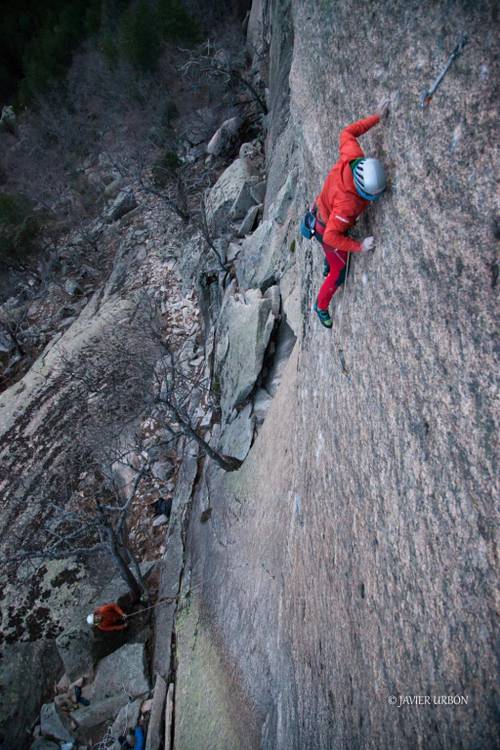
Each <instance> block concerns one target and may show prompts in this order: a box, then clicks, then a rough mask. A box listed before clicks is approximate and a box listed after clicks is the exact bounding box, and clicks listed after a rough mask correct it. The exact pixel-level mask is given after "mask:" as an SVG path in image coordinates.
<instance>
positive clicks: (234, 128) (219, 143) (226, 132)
mask: <svg viewBox="0 0 500 750" xmlns="http://www.w3.org/2000/svg"><path fill="white" fill-rule="evenodd" d="M241 125H242V119H241V117H231V118H230V119H229V120H225V122H223V123H222V125H221V126H220V128H219V129H218V130H216V131H215V133H214V134H213V136H212V138H211V139H210V142H209V144H208V146H207V154H211V155H212V156H220V155H221V154H223V153H225V152H227V151H228V150H229V149H230V148H231V147H232V146H233V145H234V144H235V142H236V140H237V138H238V133H239V130H240V128H241Z"/></svg>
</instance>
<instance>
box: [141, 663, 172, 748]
mask: <svg viewBox="0 0 500 750" xmlns="http://www.w3.org/2000/svg"><path fill="white" fill-rule="evenodd" d="M166 697H167V683H166V682H165V680H164V679H163V677H160V675H158V676H157V677H156V682H155V689H154V693H153V705H152V706H151V716H150V717H149V724H148V734H147V737H146V750H160V745H161V738H162V735H163V726H162V724H163V722H162V719H163V714H164V711H165V699H166Z"/></svg>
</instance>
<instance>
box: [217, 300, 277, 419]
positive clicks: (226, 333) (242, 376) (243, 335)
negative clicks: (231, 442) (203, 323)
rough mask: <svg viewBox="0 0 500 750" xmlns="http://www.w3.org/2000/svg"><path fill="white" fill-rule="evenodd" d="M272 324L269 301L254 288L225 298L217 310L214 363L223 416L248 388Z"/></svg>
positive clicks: (258, 365) (258, 370) (229, 411)
mask: <svg viewBox="0 0 500 750" xmlns="http://www.w3.org/2000/svg"><path fill="white" fill-rule="evenodd" d="M273 326H274V315H273V313H272V305H271V302H270V300H268V299H264V298H263V297H262V294H261V293H260V291H259V290H258V289H252V290H249V291H248V292H247V293H246V294H245V296H244V297H242V296H240V295H238V297H237V296H234V297H229V298H228V299H227V300H226V302H225V304H224V308H223V310H222V311H221V321H220V327H219V340H218V344H217V349H216V365H215V366H216V372H217V374H218V377H219V381H220V389H221V404H222V409H223V413H224V415H225V416H227V415H229V414H230V413H231V411H232V410H233V408H234V407H235V406H237V405H238V404H241V403H243V401H245V399H246V398H247V397H248V396H249V394H250V392H251V391H252V388H253V387H254V385H255V381H256V380H257V378H258V376H259V374H260V371H261V369H262V362H263V359H264V352H265V350H266V347H267V344H268V342H269V339H270V337H271V332H272V329H273Z"/></svg>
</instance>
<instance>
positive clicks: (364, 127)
mask: <svg viewBox="0 0 500 750" xmlns="http://www.w3.org/2000/svg"><path fill="white" fill-rule="evenodd" d="M379 121H380V117H379V115H370V117H365V118H364V119H363V120H358V121H357V122H353V123H352V124H351V125H348V126H347V127H346V128H344V130H343V131H342V132H341V134H340V158H339V160H338V162H337V163H336V164H335V165H334V166H333V167H332V169H331V170H330V172H329V174H328V177H327V178H326V180H325V184H324V185H323V189H322V190H321V193H320V194H319V195H318V197H317V198H316V206H317V207H318V209H319V218H320V220H321V221H322V222H323V223H324V224H326V228H325V231H324V233H323V238H322V241H323V246H324V247H325V248H326V249H327V250H328V249H330V250H344V251H346V252H351V253H355V252H359V251H360V250H361V242H356V240H353V239H351V238H350V237H347V236H346V234H345V233H346V232H347V230H348V229H350V228H351V227H352V226H353V225H354V223H355V221H356V219H357V218H358V216H359V215H360V214H361V213H362V212H363V211H364V210H365V208H366V207H367V206H368V205H369V204H370V201H367V200H365V199H364V198H362V197H361V196H360V195H358V193H357V192H356V188H355V186H354V178H353V176H352V170H351V165H350V162H351V161H353V159H359V158H361V157H363V156H364V155H365V154H364V152H363V149H362V148H361V146H360V145H359V143H358V141H357V138H358V137H359V136H360V135H363V134H364V133H366V132H367V131H368V130H370V128H373V126H374V125H376V124H377V123H378V122H379Z"/></svg>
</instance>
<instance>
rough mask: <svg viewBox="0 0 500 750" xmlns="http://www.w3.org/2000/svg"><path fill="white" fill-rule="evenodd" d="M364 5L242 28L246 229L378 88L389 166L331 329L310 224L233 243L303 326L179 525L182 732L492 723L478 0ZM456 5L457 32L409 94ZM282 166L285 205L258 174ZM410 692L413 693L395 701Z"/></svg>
mask: <svg viewBox="0 0 500 750" xmlns="http://www.w3.org/2000/svg"><path fill="white" fill-rule="evenodd" d="M359 11H360V9H359V8H356V7H355V6H354V4H353V3H352V2H350V1H348V0H340V2H338V3H329V2H319V1H318V2H313V3H302V2H299V0H295V1H294V2H292V3H287V2H280V3H278V2H265V0H262V1H261V2H258V3H254V7H253V9H252V14H251V24H250V27H249V28H250V29H251V33H252V41H253V46H254V47H256V48H264V47H265V46H266V44H267V43H269V44H270V58H269V82H268V83H269V97H268V103H269V107H270V111H271V115H270V118H269V122H268V140H267V148H266V152H267V158H268V175H267V177H268V181H267V185H268V189H267V195H266V200H265V215H264V223H263V225H262V226H261V227H260V228H259V230H257V231H258V232H264V231H266V232H268V233H269V234H268V236H267V237H266V243H262V246H263V247H268V246H269V243H272V242H276V241H277V240H276V238H277V237H278V236H279V233H280V232H284V231H286V223H287V221H289V220H290V216H291V214H293V213H295V220H294V221H295V224H294V226H295V229H294V236H295V238H297V236H298V222H299V217H300V213H301V212H302V211H303V207H304V204H305V202H306V200H307V201H309V202H312V200H313V199H314V197H315V195H317V193H318V191H319V189H320V188H321V185H322V182H323V180H324V178H325V176H326V174H327V173H328V170H329V169H330V168H331V166H332V164H333V163H334V161H335V160H336V158H337V153H338V135H339V133H340V131H341V129H342V127H344V126H345V125H346V124H348V123H349V122H352V121H354V120H356V119H358V118H360V117H363V116H366V115H368V114H370V113H371V112H373V111H374V108H375V105H376V102H377V100H378V99H379V98H381V97H383V96H384V95H388V96H391V100H392V110H391V115H390V117H389V119H388V120H387V122H386V123H385V124H384V125H381V126H378V127H377V128H375V129H374V130H373V131H371V132H370V133H369V134H367V135H366V136H365V137H364V138H363V139H362V141H361V143H362V146H363V148H364V149H365V150H366V152H367V153H369V154H373V155H375V156H378V157H380V158H381V159H383V160H384V163H385V164H386V167H387V171H388V174H389V176H390V183H391V184H390V189H389V190H388V192H387V195H386V196H384V198H383V200H381V201H380V202H379V203H378V204H377V205H374V206H371V207H370V208H369V210H368V211H367V212H366V214H365V215H364V216H363V218H362V219H361V220H360V221H359V222H358V225H359V226H358V227H357V228H356V229H355V230H354V232H353V235H354V236H358V237H363V236H366V235H367V234H373V235H374V236H375V237H376V240H377V249H376V252H375V253H374V254H373V255H366V256H359V257H354V258H353V259H352V268H351V275H350V277H349V279H348V282H347V286H346V287H345V288H344V291H343V292H339V293H338V294H337V296H336V297H335V298H334V302H333V304H332V314H333V317H334V329H333V332H332V333H330V332H328V331H326V330H325V329H324V328H322V327H321V325H320V324H319V322H318V321H317V320H316V319H315V318H314V317H312V316H311V315H310V312H309V311H310V307H311V304H312V303H313V301H314V298H315V295H316V294H317V291H318V289H319V286H320V284H321V281H322V276H321V266H322V253H321V248H320V246H319V244H318V243H316V242H314V241H311V242H309V243H308V242H306V241H305V240H304V241H302V240H297V242H296V245H295V252H294V253H290V247H289V244H288V240H287V242H283V241H282V242H280V243H278V246H277V249H276V252H275V253H273V257H272V259H271V260H269V257H268V256H267V257H264V256H262V257H261V261H262V263H265V264H267V265H266V270H265V274H262V273H261V266H260V263H259V260H258V253H255V254H254V255H253V257H252V262H251V263H248V264H247V265H246V267H242V265H241V261H243V262H244V258H245V254H246V247H245V244H246V243H247V242H248V240H246V241H245V242H244V243H243V245H242V249H241V252H240V254H239V256H238V262H240V267H239V268H238V269H237V271H238V280H239V281H240V284H242V286H247V285H248V282H249V283H251V284H252V285H254V286H258V285H259V284H256V283H255V278H257V277H259V275H260V278H262V277H263V276H265V277H268V276H269V275H270V274H271V273H273V274H274V276H275V278H276V279H277V280H278V279H281V278H283V279H284V281H286V283H285V284H284V287H286V290H285V288H283V289H282V297H283V309H284V311H285V315H286V313H287V310H290V311H291V313H292V316H293V324H292V328H293V330H294V333H295V334H296V335H297V337H298V339H297V343H296V344H295V348H294V350H293V353H292V356H291V358H290V360H289V361H288V363H287V364H286V366H285V368H284V370H283V372H282V374H281V383H280V385H279V387H278V389H277V392H276V395H275V397H274V399H273V401H272V403H271V405H270V407H269V411H268V412H267V415H266V418H265V422H264V424H263V425H262V426H261V428H260V431H259V434H258V437H257V439H256V440H255V442H254V445H253V447H252V451H251V452H250V453H249V455H248V457H247V458H246V460H245V462H244V464H243V467H242V468H241V469H240V470H239V471H238V472H233V473H231V474H230V475H226V476H225V477H224V476H221V475H220V473H213V474H211V475H210V476H208V477H207V481H206V486H207V490H206V493H205V496H204V497H201V498H199V500H198V502H199V503H200V506H199V508H197V507H195V508H194V512H193V516H197V511H198V510H201V509H202V508H203V507H206V505H207V504H208V502H207V496H208V497H209V498H210V505H211V507H212V514H211V518H210V521H209V522H208V523H206V524H193V525H192V526H191V529H190V540H189V555H190V558H189V560H188V563H189V565H190V567H191V569H192V570H193V571H194V572H198V571H203V574H202V575H200V576H199V580H200V581H201V583H199V584H198V587H197V589H196V592H195V594H194V596H193V597H191V600H190V604H189V608H188V609H187V610H186V611H185V613H184V619H183V620H181V622H180V623H179V628H178V644H179V657H180V662H179V667H178V671H177V675H178V685H177V689H176V717H177V721H178V722H179V724H178V726H177V728H176V743H177V741H178V742H179V747H180V748H191V747H197V746H199V745H197V744H196V742H199V741H200V740H199V738H203V740H206V741H209V742H210V743H212V745H209V746H214V747H215V746H217V747H246V746H247V744H248V738H254V745H252V746H258V747H261V748H263V749H266V750H271V748H272V750H285V748H286V750H290V749H292V748H293V749H295V750H299V749H300V750H317V749H318V748H330V747H336V748H346V749H347V748H377V749H379V748H394V747H398V748H404V749H405V750H406V749H407V750H411V749H412V748H415V747H429V748H450V747H491V746H494V745H495V742H496V726H495V713H494V706H493V702H492V696H493V694H494V690H495V682H496V674H495V667H494V664H495V657H494V653H495V652H494V643H495V620H494V614H493V612H494V588H495V575H494V570H495V542H494V531H493V529H494V527H495V516H494V510H493V503H492V496H493V494H494V488H495V486H496V483H495V467H494V458H495V457H494V448H493V446H494V435H495V432H496V429H497V420H496V415H495V410H494V393H495V377H496V376H495V373H496V372H497V371H498V363H497V361H496V359H495V355H494V347H493V335H494V331H495V329H496V328H497V319H496V317H495V313H496V310H495V304H496V295H497V290H496V288H495V287H496V279H497V266H496V260H495V232H494V227H495V226H497V223H496V220H495V216H496V208H495V203H494V192H495V190H494V184H493V174H492V171H491V170H490V169H489V168H488V165H491V163H492V161H493V155H492V142H493V141H494V139H495V125H494V123H495V120H496V117H497V113H496V102H495V93H494V81H495V79H496V78H497V76H498V70H497V67H498V63H497V60H498V38H497V35H496V32H495V30H494V27H495V17H496V16H495V9H494V5H493V3H492V2H485V3H482V4H481V5H476V4H474V5H471V4H467V3H460V4H458V5H455V6H454V9H453V13H450V8H449V5H448V4H447V3H444V2H437V3H425V4H423V5H420V6H418V7H417V6H412V7H410V6H408V4H407V3H404V2H402V1H401V2H395V3H392V4H390V6H389V5H388V4H387V3H383V2H374V3H371V4H370V8H369V10H368V9H365V8H363V11H362V12H359ZM403 29H404V30H405V32H404V33H402V30H403ZM463 29H466V30H467V31H468V33H469V36H470V38H471V39H473V40H474V43H473V44H472V43H471V44H470V45H469V46H468V47H466V49H465V51H464V53H463V55H462V56H461V57H460V58H459V59H458V60H456V61H455V63H454V64H453V66H452V67H451V68H450V71H449V72H448V75H447V76H446V78H445V79H444V81H443V83H442V85H441V87H440V88H439V89H438V92H437V93H436V95H435V97H434V99H433V101H432V103H431V105H430V107H429V108H428V109H427V110H422V109H420V106H419V98H420V94H421V92H422V90H423V89H424V88H426V87H428V86H429V84H430V83H431V82H432V80H433V79H434V78H435V76H436V74H437V72H438V71H439V69H440V68H441V67H442V65H443V64H444V62H445V61H446V58H447V55H448V54H449V52H450V51H451V50H452V49H453V47H454V45H455V43H456V40H457V37H458V34H459V33H460V32H461V31H462V30H463ZM271 30H272V31H271ZM256 37H257V38H256ZM347 47H348V50H349V54H348V55H347V54H346V49H347ZM290 61H291V66H290V65H289V63H290ZM288 82H289V86H290V88H289V90H288V86H287V83H288ZM294 170H297V180H296V185H295V186H294V187H292V188H291V191H287V192H288V195H287V198H286V202H283V204H282V205H283V208H284V209H285V208H286V210H285V212H284V215H285V223H284V224H283V225H280V224H278V222H276V221H274V220H273V218H272V213H273V211H274V210H275V206H276V196H277V193H278V191H279V190H280V188H282V186H283V185H285V183H286V181H287V178H288V176H289V175H290V174H292V172H294ZM272 203H274V204H275V206H274V207H273V208H272V209H271V204H272ZM282 217H283V213H281V214H280V218H282ZM266 221H267V222H269V223H268V224H267V225H266ZM289 236H291V235H289ZM253 237H255V234H254V235H253ZM240 259H241V261H240ZM242 268H243V275H242V273H241V269H242ZM246 269H248V271H247V270H246ZM254 269H255V270H254ZM251 274H252V275H251ZM292 295H293V299H292ZM342 307H343V324H342V330H341V332H340V335H339V328H340V317H341V316H340V311H341V309H342ZM339 347H341V348H342V349H343V352H344V358H345V363H346V366H347V368H348V377H347V375H346V374H343V373H342V371H341V368H340V364H339V356H338V350H339ZM197 581H198V579H197ZM207 665H210V674H211V675H212V680H211V682H210V686H209V689H208V687H207V684H206V672H207ZM235 682H236V687H235V684H234V683H235ZM408 695H410V696H415V695H421V696H429V700H430V702H431V703H430V705H427V706H426V705H423V706H420V707H418V710H417V708H416V707H415V706H412V705H402V706H401V707H399V703H400V698H399V696H403V697H404V696H408ZM242 696H243V697H242ZM391 696H395V697H396V705H393V704H392V703H391ZM442 696H453V697H454V698H452V705H449V704H448V705H447V703H446V699H443V698H442ZM242 704H243V705H244V707H245V710H243V709H242ZM210 716H212V717H213V716H216V717H217V721H216V722H215V724H214V726H212V727H211V728H210V729H207V727H208V726H209V725H208V723H207V722H208V721H209V718H208V717H210ZM186 717H189V722H188V721H187V719H186ZM235 717H238V721H235ZM204 727H205V729H204ZM214 732H215V735H214ZM214 736H215V738H216V739H214ZM207 738H209V739H207ZM245 743H247V744H245ZM250 744H251V743H250Z"/></svg>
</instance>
